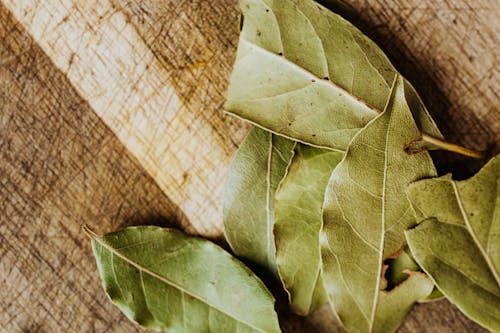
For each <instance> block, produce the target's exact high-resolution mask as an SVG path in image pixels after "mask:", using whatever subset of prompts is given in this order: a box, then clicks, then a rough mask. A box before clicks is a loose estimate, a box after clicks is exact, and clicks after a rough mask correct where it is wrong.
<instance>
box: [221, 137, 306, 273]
mask: <svg viewBox="0 0 500 333" xmlns="http://www.w3.org/2000/svg"><path fill="white" fill-rule="evenodd" d="M295 144H296V143H295V142H293V141H290V140H287V139H285V138H282V137H279V136H276V135H273V134H272V133H270V132H267V131H264V130H262V129H260V128H258V127H256V128H254V129H252V131H251V132H250V133H249V135H248V136H247V138H246V139H245V141H244V142H243V143H242V144H241V146H240V148H239V150H238V152H237V153H236V155H235V157H234V158H233V162H232V164H231V166H230V168H229V172H228V175H227V179H226V183H225V187H224V206H223V217H224V234H225V236H226V240H227V242H228V243H229V245H230V246H231V249H232V250H233V252H234V253H235V254H236V255H237V256H238V257H240V258H243V259H246V260H249V261H251V262H253V263H257V264H259V265H261V266H263V267H265V268H267V269H268V270H269V271H271V272H273V273H274V274H275V275H277V268H276V257H275V255H276V248H275V245H274V237H273V225H274V219H273V212H274V196H275V193H276V189H277V188H278V185H279V183H280V182H281V180H282V179H283V177H284V176H285V174H286V171H287V168H288V165H289V164H290V163H291V161H292V157H293V149H294V147H295Z"/></svg>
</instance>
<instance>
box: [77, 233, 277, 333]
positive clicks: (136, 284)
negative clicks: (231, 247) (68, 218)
mask: <svg viewBox="0 0 500 333" xmlns="http://www.w3.org/2000/svg"><path fill="white" fill-rule="evenodd" d="M86 232H87V233H88V234H89V235H90V236H91V237H92V248H93V251H94V255H95V257H96V261H97V266H98V268H99V273H100V275H101V279H102V281H103V286H104V289H105V291H106V293H107V294H108V296H109V297H110V298H111V300H112V301H113V303H115V304H116V305H117V306H118V307H119V308H120V310H121V311H122V312H123V313H125V315H126V316H127V317H128V318H129V319H131V320H134V321H135V322H137V323H139V324H140V325H141V326H144V327H146V328H150V329H154V330H157V331H162V332H167V331H168V332H186V333H191V332H249V333H250V332H280V328H279V324H278V318H277V315H276V313H275V311H274V299H273V297H272V295H271V294H270V293H269V291H267V289H266V287H265V286H264V284H263V283H262V282H261V281H260V280H259V279H258V278H257V277H256V276H255V275H254V274H253V273H252V272H251V271H250V270H249V269H247V268H246V267H245V266H244V265H243V264H242V263H240V262H239V261H238V260H236V259H235V258H233V257H232V256H231V255H230V254H228V253H227V252H225V251H224V250H223V249H221V248H220V247H218V246H217V245H215V244H213V243H211V242H209V241H206V240H203V239H200V238H195V237H189V236H187V235H185V234H183V233H181V232H180V231H177V230H174V229H167V228H160V227H152V226H151V227H150V226H148V227H129V228H126V229H123V230H121V231H118V232H113V233H110V234H107V235H104V236H97V235H95V234H93V233H92V232H91V231H90V230H88V229H86Z"/></svg>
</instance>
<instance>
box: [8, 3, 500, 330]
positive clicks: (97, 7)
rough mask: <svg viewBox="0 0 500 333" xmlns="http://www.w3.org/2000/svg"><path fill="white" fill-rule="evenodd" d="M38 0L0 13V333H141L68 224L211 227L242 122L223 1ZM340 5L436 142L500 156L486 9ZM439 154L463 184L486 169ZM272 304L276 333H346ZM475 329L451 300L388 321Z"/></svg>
mask: <svg viewBox="0 0 500 333" xmlns="http://www.w3.org/2000/svg"><path fill="white" fill-rule="evenodd" d="M40 3H42V2H37V1H30V0H23V1H14V0H2V4H0V209H1V212H2V214H1V215H0V237H1V242H0V255H1V258H2V260H1V262H0V279H1V281H2V288H1V289H0V306H1V312H0V323H1V325H0V331H1V332H9V333H10V332H139V331H140V330H139V329H138V328H137V327H136V326H135V325H134V324H132V323H130V322H128V321H127V320H126V318H125V317H124V316H123V315H121V314H120V313H119V311H118V310H116V308H114V307H113V306H112V305H111V303H110V302H109V301H108V300H107V299H106V297H105V295H104V292H103V291H102V289H101V287H100V282H99V281H98V276H97V271H96V267H95V264H94V262H93V258H92V256H91V251H90V246H89V242H88V240H86V239H85V237H84V236H83V235H82V234H81V233H80V231H79V229H80V225H81V224H83V223H89V224H91V225H93V226H94V227H95V229H96V230H97V231H99V232H108V231H111V230H114V229H116V228H118V227H120V226H124V225H129V224H144V223H156V224H161V225H165V224H166V223H167V221H169V222H170V223H172V224H175V225H177V226H179V227H181V228H183V229H185V230H188V231H190V232H197V233H202V234H205V235H210V236H217V235H220V232H221V219H220V217H219V216H220V207H221V203H220V193H221V192H220V191H221V185H222V179H223V177H224V173H225V170H226V169H227V166H228V163H229V160H230V157H231V156H232V154H233V152H234V150H235V149H236V147H237V145H238V144H239V143H240V142H241V140H242V139H243V137H244V135H245V133H246V132H247V130H248V128H249V127H248V126H247V125H245V124H243V123H241V122H239V121H237V120H233V119H231V118H227V117H224V116H223V115H222V113H221V107H222V104H223V102H224V94H225V89H226V86H227V79H228V76H229V73H230V70H231V66H232V62H233V58H234V52H235V47H236V41H237V31H236V28H237V26H236V22H237V16H238V13H237V10H236V4H235V1H234V0H216V1H203V0H192V1H178V0H163V1H159V0H146V1H138V0H106V1H98V2H95V1H90V0H84V1H70V0H64V1H62V0H61V1H52V0H50V1H44V2H43V5H40ZM350 3H351V4H352V5H353V6H354V8H355V9H356V10H357V11H358V12H359V13H360V15H359V16H358V17H357V22H358V24H360V25H361V26H362V28H363V29H364V31H365V32H366V33H368V34H369V35H370V36H372V37H373V38H374V39H375V40H376V41H378V42H379V43H380V44H381V45H382V46H383V47H384V48H385V49H386V50H387V51H388V52H389V55H390V56H391V58H392V59H393V60H394V61H395V63H396V65H397V67H398V68H399V69H400V70H402V71H403V73H404V74H405V75H406V76H408V77H409V78H410V80H411V81H412V82H413V83H414V84H415V86H416V88H417V90H418V91H419V92H421V93H422V95H423V98H424V100H425V102H426V104H427V105H428V106H429V109H430V110H431V113H432V114H433V116H435V118H436V120H437V121H438V123H439V125H440V127H441V128H442V130H443V132H444V133H445V135H446V136H447V138H448V139H450V140H451V141H455V142H458V143H461V144H463V145H466V146H469V147H473V148H477V149H483V148H486V147H488V148H489V153H490V155H491V154H493V153H495V152H498V150H499V146H500V113H499V111H498V106H497V100H498V86H499V85H498V83H499V81H500V80H499V73H498V69H497V68H498V64H497V59H498V58H499V57H498V38H499V34H500V32H499V27H498V24H496V22H497V21H498V17H499V11H500V8H499V5H498V3H497V2H496V1H494V0H478V1H474V2H473V3H472V2H469V1H465V0H462V1H459V0H443V1H438V2H436V1H430V0H423V1H422V0H421V1H417V0H411V1H403V0H397V1H382V0H370V1H361V0H353V1H350ZM41 13H45V14H44V15H42V14H41ZM101 16H102V17H101ZM124 39H126V41H124ZM122 43H123V45H122ZM122 47H124V48H122ZM168 101H170V102H168ZM172 101H174V102H172ZM155 129H161V131H160V130H159V131H155ZM191 137H193V139H191ZM191 140H193V141H191ZM152 142H153V143H154V145H151V143H152ZM435 157H436V158H437V160H438V163H439V168H440V171H441V172H446V171H454V172H455V174H457V175H459V177H462V178H463V177H465V176H468V175H470V174H471V173H472V172H473V171H474V170H477V168H478V167H479V166H480V164H481V163H484V161H480V162H478V163H470V160H466V159H463V158H457V157H455V156H453V155H451V154H447V153H440V154H436V155H435ZM283 307H284V306H283V305H280V309H281V310H280V311H281V313H282V315H283V317H282V318H283V321H282V324H283V328H284V330H285V332H341V329H340V328H339V326H338V324H337V323H336V322H335V320H334V319H333V317H332V316H331V314H329V313H328V310H329V309H328V308H323V309H322V310H321V311H320V312H318V313H316V314H314V315H313V316H312V317H310V318H307V319H306V320H303V319H301V318H298V317H295V316H292V315H290V314H289V313H287V312H286V309H283ZM482 331H483V330H482V329H481V328H479V327H478V326H477V325H475V324H474V323H472V322H470V321H469V320H468V319H466V318H465V317H464V316H463V315H461V314H460V312H459V311H458V310H457V309H456V308H455V307H454V306H452V305H450V304H449V303H448V302H446V301H440V302H437V303H432V304H422V305H418V306H415V307H414V309H413V310H412V313H411V314H410V315H409V316H408V317H407V319H406V320H405V322H404V324H403V326H402V328H401V329H400V332H482Z"/></svg>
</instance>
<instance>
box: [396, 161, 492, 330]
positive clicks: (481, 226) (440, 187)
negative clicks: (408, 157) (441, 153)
mask: <svg viewBox="0 0 500 333" xmlns="http://www.w3.org/2000/svg"><path fill="white" fill-rule="evenodd" d="M408 196H409V198H410V200H411V202H412V204H413V206H414V208H415V210H416V211H417V212H418V215H419V216H421V218H422V219H423V222H422V223H420V224H419V225H418V226H417V227H415V228H414V229H411V230H409V231H407V232H406V237H407V239H408V244H409V246H410V248H411V250H412V253H413V254H414V256H415V259H416V260H417V262H418V263H419V264H420V265H421V266H422V268H423V269H424V271H425V272H427V273H428V274H429V275H430V276H431V277H432V279H433V280H434V281H435V283H436V285H437V286H438V288H439V289H440V290H441V292H442V293H443V294H444V295H445V296H446V297H447V298H448V299H449V300H450V301H451V302H452V303H454V304H456V305H457V307H458V308H459V309H460V310H461V311H462V312H463V313H465V314H466V315H467V316H469V317H470V318H471V319H472V320H475V321H477V322H478V323H479V324H481V325H483V326H484V327H486V328H488V329H490V330H492V331H494V332H500V156H497V157H495V158H493V159H492V160H491V161H490V162H489V163H488V164H486V165H485V166H484V167H483V169H481V171H479V173H478V174H476V175H475V176H474V177H472V178H470V179H468V180H465V181H454V180H452V178H451V177H450V176H444V177H440V178H434V179H428V180H422V181H419V182H416V183H414V184H412V185H410V187H409V189H408Z"/></svg>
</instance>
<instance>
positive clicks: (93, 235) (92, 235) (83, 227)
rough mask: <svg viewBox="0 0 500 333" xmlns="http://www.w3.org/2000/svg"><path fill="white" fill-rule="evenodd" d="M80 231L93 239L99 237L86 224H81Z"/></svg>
mask: <svg viewBox="0 0 500 333" xmlns="http://www.w3.org/2000/svg"><path fill="white" fill-rule="evenodd" d="M82 231H83V232H84V233H85V235H87V237H89V238H90V239H92V240H94V239H96V238H97V237H99V236H98V235H97V234H96V233H95V232H93V231H92V229H90V227H89V226H88V225H86V224H84V225H82Z"/></svg>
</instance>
